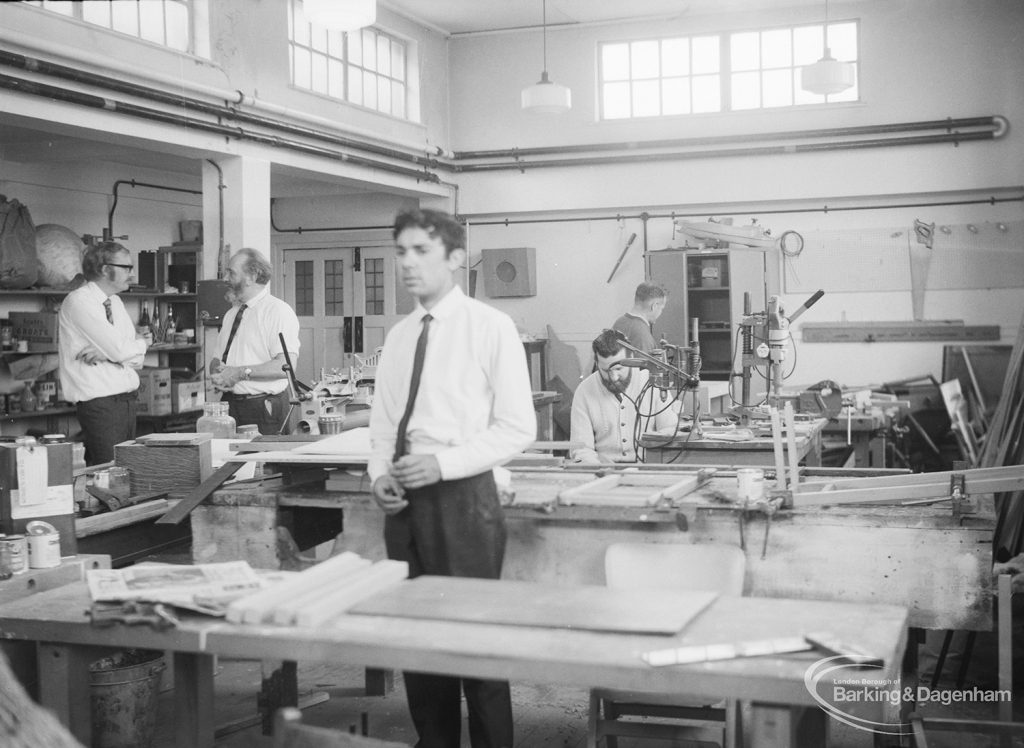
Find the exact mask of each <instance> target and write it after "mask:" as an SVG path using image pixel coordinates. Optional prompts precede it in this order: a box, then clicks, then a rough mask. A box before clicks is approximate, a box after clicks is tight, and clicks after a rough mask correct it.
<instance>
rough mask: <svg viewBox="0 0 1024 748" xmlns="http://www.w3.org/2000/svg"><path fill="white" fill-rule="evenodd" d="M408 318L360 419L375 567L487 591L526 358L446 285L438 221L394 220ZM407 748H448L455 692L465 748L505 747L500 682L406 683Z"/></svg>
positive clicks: (518, 431)
mask: <svg viewBox="0 0 1024 748" xmlns="http://www.w3.org/2000/svg"><path fill="white" fill-rule="evenodd" d="M392 234H393V236H394V239H395V244H396V251H397V257H398V263H397V266H398V272H399V273H400V274H401V279H402V282H403V283H404V284H405V287H406V288H407V289H408V290H409V292H410V293H412V295H413V296H414V297H416V301H417V304H416V308H415V309H414V310H413V311H412V312H411V313H410V314H409V315H408V316H407V317H405V318H403V319H402V320H401V321H399V322H398V323H397V324H396V325H395V326H394V327H393V328H392V329H391V331H390V332H389V333H388V336H387V339H386V340H385V341H384V348H383V350H382V351H381V355H380V361H379V363H378V366H377V376H376V382H375V386H374V399H373V407H372V410H371V413H370V441H371V446H372V456H371V458H370V461H369V465H368V473H369V476H370V480H371V485H372V486H373V496H374V499H375V500H376V502H377V504H378V505H379V506H380V507H381V509H383V510H384V512H385V513H386V515H387V516H386V517H385V520H384V542H385V546H386V547H387V553H388V557H389V558H392V559H396V560H400V561H407V562H408V563H409V575H410V577H416V576H420V575H421V574H432V575H442V576H458V577H477V578H485V579H497V578H499V577H500V576H501V565H502V561H503V560H504V555H505V538H506V534H505V520H504V515H503V513H502V509H501V505H500V503H499V501H498V492H497V489H496V487H495V482H494V474H493V468H494V467H496V466H497V465H500V464H502V463H503V462H506V461H507V460H508V459H509V458H511V457H513V456H514V455H516V454H517V453H519V452H521V451H522V450H523V449H525V448H526V447H528V446H529V445H530V444H531V443H532V442H533V440H534V439H535V438H536V432H537V425H536V416H535V414H534V409H533V396H532V393H531V389H530V377H529V371H528V368H527V363H526V353H525V351H524V349H523V344H522V342H521V341H520V338H519V334H518V332H517V331H516V328H515V325H514V324H513V322H512V320H511V319H510V318H509V317H508V315H506V314H504V313H503V312H500V311H498V310H497V309H494V308H493V307H490V306H488V305H487V304H484V303H482V302H479V301H476V300H475V299H471V298H469V297H467V296H466V295H465V294H464V293H463V292H462V289H461V288H459V286H458V285H456V283H455V273H456V272H457V271H458V270H459V268H461V267H464V266H465V264H466V242H465V231H464V230H463V228H462V226H461V225H460V224H459V223H458V222H457V221H456V220H455V219H454V218H452V217H451V216H449V215H447V214H445V213H442V212H440V211H433V210H411V211H407V212H403V213H400V214H399V215H398V216H397V218H396V219H395V224H394V228H393V232H392ZM404 677H405V687H406V694H407V698H408V703H409V712H410V714H411V716H412V720H413V723H414V724H415V726H416V730H417V733H418V734H419V742H418V743H417V746H419V748H448V747H450V746H458V745H459V744H460V743H459V740H460V733H461V727H462V724H461V721H462V714H461V706H460V701H461V693H460V689H461V691H464V692H465V695H466V704H467V707H468V711H469V735H470V742H471V745H472V746H473V748H511V747H512V705H511V699H510V695H509V685H508V683H507V682H504V681H482V680H475V679H459V678H455V677H449V676H441V675H432V674H427V673H411V672H406V673H405V675H404Z"/></svg>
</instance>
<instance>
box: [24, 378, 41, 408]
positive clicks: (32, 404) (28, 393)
mask: <svg viewBox="0 0 1024 748" xmlns="http://www.w3.org/2000/svg"><path fill="white" fill-rule="evenodd" d="M20 400H21V410H22V412H23V413H29V412H31V411H33V410H35V409H36V405H37V404H38V403H39V399H38V398H37V397H36V393H35V392H33V391H32V382H25V389H23V390H22V391H21V398H20Z"/></svg>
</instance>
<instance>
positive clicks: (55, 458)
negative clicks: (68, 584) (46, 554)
mask: <svg viewBox="0 0 1024 748" xmlns="http://www.w3.org/2000/svg"><path fill="white" fill-rule="evenodd" d="M20 449H25V450H26V451H25V452H24V453H21V455H20V457H19V450H20ZM19 459H21V460H22V461H23V466H22V470H23V471H29V472H32V473H33V475H37V474H38V473H39V472H41V470H40V471H35V470H34V468H35V467H36V466H37V465H38V466H39V467H40V468H41V464H40V461H42V460H45V462H46V476H47V479H46V483H45V486H43V485H42V484H41V483H40V484H37V485H34V486H33V487H32V488H30V489H29V490H30V491H32V490H37V489H38V491H37V495H30V496H26V495H23V494H24V490H25V487H23V486H21V485H20V484H19V482H18V473H19V470H18V467H19V466H18V461H19ZM23 474H24V472H23ZM35 519H38V520H42V521H44V522H48V523H49V524H51V525H53V527H54V528H55V529H56V530H57V532H59V533H60V554H61V555H62V556H73V555H75V554H76V553H78V539H77V537H76V535H75V492H74V479H73V472H72V447H71V444H70V443H69V442H64V443H62V444H47V445H41V444H39V445H36V446H34V447H32V448H30V449H29V448H25V447H21V446H20V445H18V444H12V443H0V532H5V533H8V534H11V533H24V532H25V526H26V525H27V524H28V523H29V522H31V521H32V520H35Z"/></svg>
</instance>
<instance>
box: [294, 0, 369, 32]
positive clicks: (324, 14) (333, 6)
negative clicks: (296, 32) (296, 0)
mask: <svg viewBox="0 0 1024 748" xmlns="http://www.w3.org/2000/svg"><path fill="white" fill-rule="evenodd" d="M302 5H303V11H304V12H305V14H306V20H307V21H309V22H310V23H313V24H316V25H317V26H323V27H324V28H327V29H334V30H335V31H355V30H356V29H361V28H365V27H366V26H372V25H373V24H374V22H375V21H376V20H377V0H302Z"/></svg>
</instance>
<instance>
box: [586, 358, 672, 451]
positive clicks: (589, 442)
mask: <svg viewBox="0 0 1024 748" xmlns="http://www.w3.org/2000/svg"><path fill="white" fill-rule="evenodd" d="M648 377H649V374H648V373H647V372H646V371H645V370H643V369H637V370H636V371H634V372H633V376H632V377H631V378H630V380H629V386H627V387H626V395H628V396H629V399H626V397H622V398H618V397H616V396H615V395H614V394H613V393H612V392H610V391H609V390H608V388H607V387H605V385H604V382H602V381H601V374H600V373H599V372H596V371H595V372H594V373H593V374H591V375H590V376H588V377H587V378H586V379H584V380H583V381H582V382H580V384H579V386H578V387H577V388H576V392H575V393H574V394H573V396H572V414H571V419H570V426H569V440H570V441H572V442H579V443H580V444H582V445H583V446H582V447H577V448H575V449H573V450H572V453H571V454H570V457H571V458H572V459H574V460H576V461H577V462H588V463H596V462H636V461H637V453H636V446H635V444H634V442H633V436H634V434H637V435H640V434H643V433H644V432H646V431H658V430H661V429H663V428H671V427H672V426H674V425H675V424H676V423H678V422H679V404H678V403H677V402H676V403H672V404H671V405H670V406H669V403H663V402H661V400H660V398H657V397H653V394H654V390H651V391H649V392H648V394H647V395H645V396H644V399H643V401H642V402H640V411H641V413H644V414H645V416H646V415H647V414H651V413H656V414H657V415H654V416H653V417H642V418H641V420H642V422H641V424H640V426H641V428H640V431H639V432H636V431H634V429H635V428H636V420H637V411H636V407H635V406H634V405H633V403H634V402H637V398H638V397H639V396H640V392H641V391H642V390H643V388H644V385H645V384H647V380H648ZM666 406H668V407H666Z"/></svg>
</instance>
